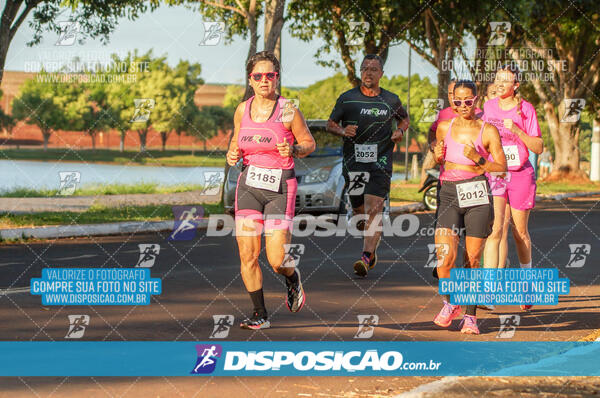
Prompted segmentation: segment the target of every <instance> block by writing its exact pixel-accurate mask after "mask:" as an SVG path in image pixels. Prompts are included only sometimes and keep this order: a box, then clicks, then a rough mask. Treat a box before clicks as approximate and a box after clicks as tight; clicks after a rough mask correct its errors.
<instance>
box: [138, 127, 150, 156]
mask: <svg viewBox="0 0 600 398" xmlns="http://www.w3.org/2000/svg"><path fill="white" fill-rule="evenodd" d="M137 133H138V135H139V136H140V152H145V151H146V137H147V136H148V129H143V130H138V131H137Z"/></svg>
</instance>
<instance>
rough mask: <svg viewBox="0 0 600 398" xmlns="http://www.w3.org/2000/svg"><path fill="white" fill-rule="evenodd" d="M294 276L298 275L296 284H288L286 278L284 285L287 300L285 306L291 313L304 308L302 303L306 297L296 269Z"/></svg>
mask: <svg viewBox="0 0 600 398" xmlns="http://www.w3.org/2000/svg"><path fill="white" fill-rule="evenodd" d="M294 272H295V273H296V275H298V282H297V283H290V281H289V280H288V278H285V285H286V286H287V299H286V300H285V304H286V305H287V307H288V309H289V310H290V311H292V312H298V311H300V310H301V309H302V307H304V301H306V295H305V294H304V289H303V288H302V281H301V280H300V271H298V268H296V269H294Z"/></svg>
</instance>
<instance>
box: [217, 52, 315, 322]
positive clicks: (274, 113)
mask: <svg viewBox="0 0 600 398" xmlns="http://www.w3.org/2000/svg"><path fill="white" fill-rule="evenodd" d="M279 69H280V68H279V61H278V60H277V58H276V57H275V56H274V55H273V54H272V53H269V52H267V51H262V52H259V53H257V54H255V55H253V56H252V57H251V58H250V59H249V60H248V63H247V65H246V72H247V74H248V79H249V81H250V86H251V87H252V89H253V90H254V96H253V97H251V98H250V99H248V100H247V101H244V102H242V103H241V104H239V105H238V107H237V109H236V111H235V114H234V133H233V138H232V140H231V144H230V145H229V151H228V152H227V163H228V164H229V165H230V166H233V165H235V164H236V163H237V161H238V160H239V159H240V158H241V159H243V165H242V173H241V174H240V176H239V177H238V183H237V188H236V191H235V225H236V231H235V233H236V239H237V242H238V247H239V251H240V260H241V273H242V279H243V280H244V285H245V286H246V289H247V290H248V293H249V295H250V299H251V300H252V303H253V305H254V311H253V315H252V316H251V317H249V318H248V319H245V320H243V321H242V323H241V324H240V327H241V328H243V329H254V330H256V329H266V328H268V327H270V322H269V320H268V318H267V310H266V307H265V301H264V295H263V289H262V272H261V270H260V265H259V264H258V256H259V254H260V251H261V247H260V246H261V232H262V229H263V226H264V229H265V249H266V254H267V260H268V261H269V264H270V265H271V267H272V268H273V270H274V271H275V272H276V273H278V274H281V275H283V276H285V281H286V285H287V298H286V305H287V307H288V309H289V310H290V311H292V312H297V311H300V309H301V308H302V306H303V305H304V301H305V298H306V296H305V295H304V289H303V288H302V282H301V280H300V272H299V271H298V270H297V269H296V268H295V267H294V262H293V261H288V260H290V259H289V258H286V257H285V250H284V245H286V244H289V243H290V241H291V230H292V223H293V217H294V207H295V203H296V190H297V182H296V175H295V173H294V157H296V158H302V157H305V156H308V155H309V154H310V153H311V152H312V151H314V150H315V140H314V139H313V137H312V135H311V134H310V131H309V129H308V127H307V125H306V121H305V120H304V116H302V113H301V112H300V111H299V110H298V109H295V108H294V107H293V106H290V104H291V103H290V102H289V101H287V100H286V99H285V98H282V97H281V96H279V95H278V94H277V92H276V88H277V80H278V78H279ZM294 141H296V142H297V143H294Z"/></svg>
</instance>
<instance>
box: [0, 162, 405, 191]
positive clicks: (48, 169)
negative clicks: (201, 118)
mask: <svg viewBox="0 0 600 398" xmlns="http://www.w3.org/2000/svg"><path fill="white" fill-rule="evenodd" d="M74 171H76V172H79V175H80V181H79V186H82V185H104V184H125V185H133V184H139V183H156V184H158V185H162V186H165V185H179V184H198V185H202V184H204V173H205V172H216V171H223V168H222V167H156V166H134V165H130V166H128V165H113V164H98V163H76V162H36V161H29V160H0V191H10V190H13V189H15V188H28V189H36V190H40V189H59V187H60V181H61V180H60V174H59V173H61V172H74ZM211 174H212V173H211ZM211 174H208V178H210V175H211ZM403 179H404V174H403V173H402V174H398V173H394V174H393V176H392V180H403Z"/></svg>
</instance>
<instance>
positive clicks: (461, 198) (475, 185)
mask: <svg viewBox="0 0 600 398" xmlns="http://www.w3.org/2000/svg"><path fill="white" fill-rule="evenodd" d="M456 195H457V196H458V206H459V207H471V206H478V205H485V204H488V203H490V200H489V198H488V191H487V186H486V184H485V181H472V182H463V183H462V184H457V185H456Z"/></svg>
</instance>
